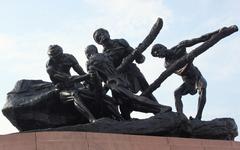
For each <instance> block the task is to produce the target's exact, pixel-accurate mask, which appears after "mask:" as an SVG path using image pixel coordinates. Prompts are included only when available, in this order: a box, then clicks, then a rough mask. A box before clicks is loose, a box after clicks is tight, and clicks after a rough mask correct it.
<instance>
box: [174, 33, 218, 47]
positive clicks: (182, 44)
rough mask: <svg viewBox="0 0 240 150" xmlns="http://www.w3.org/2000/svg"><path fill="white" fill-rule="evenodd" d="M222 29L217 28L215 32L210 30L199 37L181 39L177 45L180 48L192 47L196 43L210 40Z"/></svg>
mask: <svg viewBox="0 0 240 150" xmlns="http://www.w3.org/2000/svg"><path fill="white" fill-rule="evenodd" d="M220 30H221V29H220ZM220 30H216V31H214V32H210V33H207V34H204V35H202V36H200V37H198V38H193V39H190V40H184V41H181V42H180V43H179V44H178V45H177V47H178V48H182V47H191V46H193V45H196V44H198V43H201V42H205V41H207V40H209V39H210V38H211V37H212V36H213V35H215V34H217V33H219V31H220Z"/></svg>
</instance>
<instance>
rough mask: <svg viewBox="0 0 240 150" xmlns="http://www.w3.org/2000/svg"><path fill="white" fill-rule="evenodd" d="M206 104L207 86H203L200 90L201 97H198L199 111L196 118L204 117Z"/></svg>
mask: <svg viewBox="0 0 240 150" xmlns="http://www.w3.org/2000/svg"><path fill="white" fill-rule="evenodd" d="M205 104H206V88H203V89H201V90H200V91H199V98H198V111H197V115H196V117H195V118H196V119H198V120H201V119H202V112H203V108H204V106H205Z"/></svg>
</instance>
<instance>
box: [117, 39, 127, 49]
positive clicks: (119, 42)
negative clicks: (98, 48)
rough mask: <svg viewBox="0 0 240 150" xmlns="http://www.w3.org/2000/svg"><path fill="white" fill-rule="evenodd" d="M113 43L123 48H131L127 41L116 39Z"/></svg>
mask: <svg viewBox="0 0 240 150" xmlns="http://www.w3.org/2000/svg"><path fill="white" fill-rule="evenodd" d="M113 41H114V42H116V43H118V44H119V45H121V46H124V47H129V44H128V42H127V40H125V39H114V40H113Z"/></svg>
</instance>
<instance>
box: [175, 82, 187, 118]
mask: <svg viewBox="0 0 240 150" xmlns="http://www.w3.org/2000/svg"><path fill="white" fill-rule="evenodd" d="M187 93H188V92H187V85H186V83H183V84H182V85H181V86H180V87H179V88H177V89H176V90H175V91H174V98H175V107H176V110H177V112H178V113H181V114H183V103H182V96H183V95H186V94H187Z"/></svg>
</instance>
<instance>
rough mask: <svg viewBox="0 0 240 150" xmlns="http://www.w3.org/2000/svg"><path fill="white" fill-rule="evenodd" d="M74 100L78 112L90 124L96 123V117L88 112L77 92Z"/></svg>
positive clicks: (74, 94)
mask: <svg viewBox="0 0 240 150" xmlns="http://www.w3.org/2000/svg"><path fill="white" fill-rule="evenodd" d="M72 96H73V99H74V105H75V107H76V108H77V110H78V111H79V112H80V113H81V114H82V115H83V116H84V117H86V118H87V119H88V121H89V122H90V123H93V122H95V120H96V119H95V117H94V116H93V114H92V113H91V112H90V111H89V110H88V108H87V107H86V106H85V105H84V104H83V102H82V101H81V99H80V98H79V96H78V95H77V92H74V93H73V95H72Z"/></svg>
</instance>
